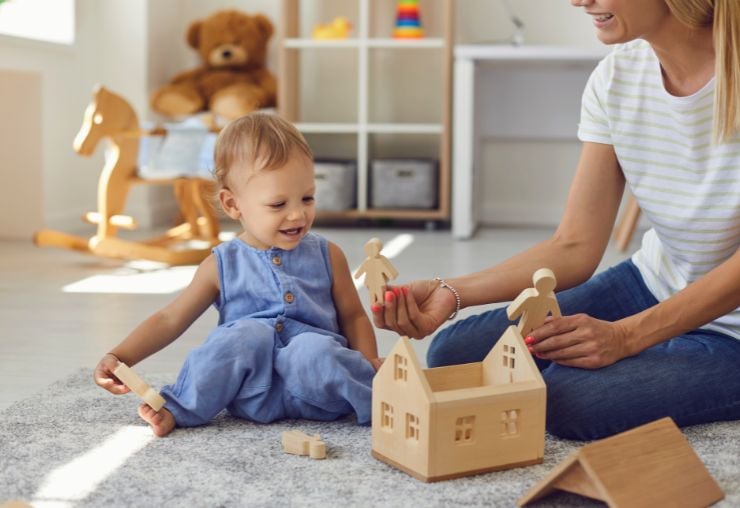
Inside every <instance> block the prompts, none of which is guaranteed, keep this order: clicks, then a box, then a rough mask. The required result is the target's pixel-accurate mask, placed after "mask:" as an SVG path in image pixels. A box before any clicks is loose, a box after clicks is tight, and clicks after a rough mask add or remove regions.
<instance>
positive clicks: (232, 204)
mask: <svg viewBox="0 0 740 508" xmlns="http://www.w3.org/2000/svg"><path fill="white" fill-rule="evenodd" d="M218 201H219V203H221V208H223V209H224V213H225V214H226V215H228V216H229V217H231V218H232V219H234V220H239V218H240V217H241V216H242V213H241V212H240V211H239V206H238V205H237V202H236V198H235V197H234V194H233V193H232V192H231V191H230V190H229V189H221V190H220V191H218Z"/></svg>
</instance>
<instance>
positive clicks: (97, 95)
mask: <svg viewBox="0 0 740 508" xmlns="http://www.w3.org/2000/svg"><path fill="white" fill-rule="evenodd" d="M138 128H139V121H138V120H137V118H136V113H135V112H134V109H133V108H132V107H131V105H130V104H129V103H128V102H127V101H126V99H124V98H123V97H121V96H120V95H116V94H114V93H113V92H111V91H110V90H108V89H107V88H105V87H104V86H102V85H97V86H96V87H95V88H94V90H93V97H92V100H91V101H90V104H88V106H87V109H85V115H84V117H83V119H82V126H81V127H80V131H79V132H78V133H77V136H75V140H74V149H75V151H76V152H77V153H79V154H80V155H91V154H92V153H93V152H94V151H95V148H96V147H97V146H98V142H99V141H100V140H101V139H102V138H108V139H109V140H110V141H111V142H113V143H117V142H118V141H119V139H118V138H123V137H125V136H126V133H128V134H129V135H131V134H134V135H135V133H136V131H137V130H138Z"/></svg>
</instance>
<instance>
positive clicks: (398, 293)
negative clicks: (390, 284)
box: [391, 288, 401, 296]
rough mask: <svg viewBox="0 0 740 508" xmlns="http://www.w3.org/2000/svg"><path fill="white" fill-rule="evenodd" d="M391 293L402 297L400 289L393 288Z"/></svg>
mask: <svg viewBox="0 0 740 508" xmlns="http://www.w3.org/2000/svg"><path fill="white" fill-rule="evenodd" d="M391 291H393V294H394V295H396V296H401V290H400V289H399V288H391Z"/></svg>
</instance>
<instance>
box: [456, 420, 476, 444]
mask: <svg viewBox="0 0 740 508" xmlns="http://www.w3.org/2000/svg"><path fill="white" fill-rule="evenodd" d="M474 427H475V416H473V415H471V416H463V417H460V418H458V419H457V420H456V421H455V443H457V444H462V443H471V442H472V441H473V429H474Z"/></svg>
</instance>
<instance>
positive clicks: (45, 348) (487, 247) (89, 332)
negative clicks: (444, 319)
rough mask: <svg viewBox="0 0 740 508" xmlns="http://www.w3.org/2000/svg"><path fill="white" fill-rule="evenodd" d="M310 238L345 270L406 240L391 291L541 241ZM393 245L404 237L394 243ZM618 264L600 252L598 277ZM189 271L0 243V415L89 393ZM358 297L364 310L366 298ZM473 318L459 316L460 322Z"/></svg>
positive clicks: (385, 346) (390, 337) (521, 234)
mask: <svg viewBox="0 0 740 508" xmlns="http://www.w3.org/2000/svg"><path fill="white" fill-rule="evenodd" d="M316 231H317V232H319V233H320V234H323V235H324V236H326V237H327V238H329V239H330V240H331V241H334V242H335V243H337V244H338V245H339V246H340V247H342V248H343V250H344V251H345V253H346V255H347V258H348V260H349V263H350V267H351V268H354V267H357V266H358V265H359V264H360V263H361V262H362V260H363V259H364V257H365V254H364V252H363V245H364V243H365V242H366V241H367V240H368V239H369V238H371V237H373V236H378V237H379V238H380V239H381V240H383V242H384V243H385V244H386V245H388V243H389V242H392V241H394V238H396V239H397V240H395V242H396V243H397V244H399V243H400V244H404V243H405V242H408V241H409V240H412V241H411V243H409V244H408V246H407V247H406V248H405V249H404V250H402V251H401V252H400V253H399V254H398V256H397V257H396V258H395V259H393V263H394V265H395V266H396V267H397V268H398V270H399V272H400V274H401V275H400V278H399V281H408V280H413V279H416V278H428V277H434V276H437V275H439V276H442V277H445V276H452V275H457V274H462V273H465V272H469V271H473V270H478V269H481V268H484V267H485V266H488V265H489V264H491V263H494V262H497V261H501V260H503V259H505V258H507V257H509V256H511V255H512V254H514V253H516V252H517V251H519V250H521V249H523V248H526V247H528V246H530V245H532V244H533V243H535V242H536V241H539V240H541V239H543V238H546V237H547V236H548V234H549V233H550V231H549V230H546V229H485V230H482V231H479V233H478V234H477V235H476V237H475V238H474V239H472V240H470V241H453V240H452V239H451V236H450V233H449V231H423V230H397V229H382V230H375V229H322V228H319V229H316ZM400 235H411V237H409V236H403V237H401V238H400V239H399V238H398V237H399V236H400ZM404 240H405V242H404ZM625 257H626V254H621V253H618V252H616V251H615V250H614V248H613V247H610V249H609V250H608V251H607V254H606V257H605V259H604V262H603V263H602V267H605V266H609V265H611V264H614V263H615V262H617V261H619V260H621V259H624V258H625ZM192 271H193V268H179V269H163V268H161V267H151V266H141V265H140V264H127V263H123V262H118V261H112V260H102V259H98V258H95V257H91V256H87V255H84V254H79V253H75V252H69V251H63V250H56V249H41V248H37V247H34V246H33V245H32V244H31V242H30V241H27V242H23V241H0V387H1V390H0V409H3V408H5V407H7V406H8V405H10V404H12V403H13V402H14V401H17V400H20V399H23V398H26V397H29V396H31V395H33V393H35V392H37V391H40V390H44V389H49V390H54V382H55V381H57V380H59V379H62V378H63V377H65V376H67V375H69V374H70V373H72V372H75V371H77V370H78V369H80V368H86V369H90V375H91V377H90V382H91V383H92V369H93V367H94V366H95V364H96V363H97V361H98V359H99V358H100V357H101V356H102V355H103V354H104V353H105V352H106V351H108V350H109V349H110V348H111V347H112V346H113V345H115V344H116V343H118V342H119V341H120V340H121V339H123V338H124V337H125V336H126V335H127V334H128V333H129V332H130V331H131V329H132V328H133V327H134V326H136V325H137V324H138V323H139V322H140V321H142V320H143V319H144V318H145V317H146V316H148V315H149V314H150V313H152V312H154V311H155V310H156V309H158V308H159V307H161V306H162V305H163V304H164V303H166V302H167V301H169V300H170V299H171V298H172V295H173V293H172V289H170V290H169V291H170V292H166V293H159V294H157V293H142V291H165V290H167V288H168V287H170V288H171V287H180V286H181V285H182V284H185V283H187V281H188V280H189V277H191V276H192ZM96 285H97V286H96ZM96 287H97V289H96ZM91 290H93V291H100V292H89V291H91ZM126 291H128V292H126ZM131 291H134V292H131ZM362 296H363V300H364V301H366V299H367V293H366V292H363V293H362ZM474 312H476V310H475V309H468V310H466V311H463V312H462V313H461V317H465V316H466V315H469V314H472V313H474ZM216 321H217V316H216V312H215V311H214V310H213V309H211V310H209V311H207V313H206V314H205V315H204V316H203V317H201V319H200V320H199V321H198V322H196V323H195V324H194V325H193V326H192V327H191V328H190V329H189V330H188V331H187V332H186V333H185V334H184V335H183V336H182V337H181V338H180V339H179V340H177V341H176V342H175V343H173V344H172V345H171V346H169V347H168V348H167V349H165V350H163V351H161V352H160V353H158V354H156V355H154V356H153V357H151V358H148V359H147V360H145V361H144V362H142V363H141V364H139V366H138V368H137V370H140V371H141V372H143V373H147V372H158V373H159V372H162V373H173V375H174V374H175V373H177V372H178V371H179V368H180V366H181V365H182V362H183V360H184V358H185V355H186V354H187V352H188V351H189V350H190V349H191V348H193V347H194V346H196V345H198V344H199V343H200V342H201V341H202V340H203V338H204V337H205V336H206V335H207V334H208V332H209V331H210V329H211V328H212V327H213V326H215V324H216ZM396 338H397V337H396V336H395V335H394V334H392V333H390V332H387V331H383V330H381V331H379V332H378V340H379V346H380V352H381V354H385V353H387V352H388V351H389V350H390V348H391V347H392V345H393V343H394V342H395V340H396ZM428 344H429V339H427V340H424V341H418V342H415V344H414V345H415V347H416V348H417V351H418V354H419V357H420V360H422V362H423V360H424V353H425V350H426V348H427V347H428ZM173 381H174V378H173Z"/></svg>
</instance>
